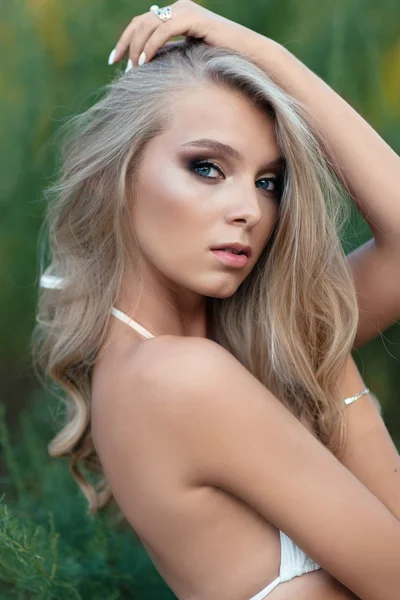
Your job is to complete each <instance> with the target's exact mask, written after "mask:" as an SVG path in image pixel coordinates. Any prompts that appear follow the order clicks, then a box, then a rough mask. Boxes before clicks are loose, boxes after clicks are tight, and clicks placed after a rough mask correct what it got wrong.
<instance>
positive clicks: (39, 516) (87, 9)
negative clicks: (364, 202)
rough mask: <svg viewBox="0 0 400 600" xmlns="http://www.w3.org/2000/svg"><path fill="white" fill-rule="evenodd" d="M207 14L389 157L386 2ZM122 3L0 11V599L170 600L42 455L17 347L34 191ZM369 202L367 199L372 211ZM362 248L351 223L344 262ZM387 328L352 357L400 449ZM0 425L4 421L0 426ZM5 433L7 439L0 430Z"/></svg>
mask: <svg viewBox="0 0 400 600" xmlns="http://www.w3.org/2000/svg"><path fill="white" fill-rule="evenodd" d="M203 4H204V5H206V6H207V8H210V9H211V10H213V11H215V12H217V13H220V14H222V15H224V16H225V17H227V18H230V19H232V20H234V21H238V22H240V23H242V24H243V25H246V26H248V27H250V28H252V29H254V30H256V31H258V32H260V33H262V34H264V35H267V36H269V37H272V38H274V39H276V40H277V41H279V42H281V43H283V44H285V45H286V46H287V47H288V48H289V49H290V50H291V51H292V52H293V53H294V54H295V55H296V56H298V57H299V58H300V59H301V60H303V61H304V62H305V63H306V64H307V65H308V66H309V67H310V68H312V69H313V70H314V71H315V72H316V73H318V74H319V75H320V76H322V77H323V78H324V79H325V80H326V81H327V82H328V83H329V84H330V85H332V86H333V87H334V89H335V90H336V91H338V92H339V93H340V94H341V95H343V96H344V97H345V98H346V100H348V101H349V102H350V103H351V104H352V105H353V106H354V107H355V108H356V109H357V110H358V111H359V112H360V113H361V114H362V115H363V116H364V117H365V118H366V119H367V120H368V121H369V122H370V123H371V124H372V125H373V126H374V127H375V129H376V130H377V131H378V132H379V133H380V134H381V135H382V136H383V138H384V139H385V140H386V141H387V142H388V143H389V144H390V145H391V146H392V147H393V148H394V149H395V150H396V151H397V152H399V149H400V119H399V117H400V30H399V27H398V25H399V22H400V3H399V2H398V0H381V1H380V2H376V0H324V2H321V1H320V0H302V2H299V1H298V0H249V1H247V2H243V0H214V1H211V0H209V1H208V2H203ZM149 6H150V3H149V2H143V1H135V0H131V1H129V2H128V1H127V0H108V2H106V1H105V0H85V1H83V0H68V1H66V0H19V1H18V2H7V3H6V2H2V3H1V5H0V11H1V12H0V44H1V52H0V142H1V155H0V277H1V280H0V284H1V294H0V315H1V319H0V375H1V379H0V381H1V383H0V394H1V395H0V400H1V403H2V404H1V407H2V413H1V415H2V417H1V420H0V448H1V452H2V454H1V456H0V475H1V479H0V485H1V489H2V490H3V492H4V494H3V498H2V502H1V503H0V511H1V515H0V598H1V599H3V598H4V599H8V598H18V599H28V598H35V599H36V598H38V599H39V598H43V599H47V598H84V599H85V600H86V599H92V598H93V599H94V598H96V599H98V598H101V599H109V600H114V599H115V600H116V599H118V598H139V599H141V600H142V599H143V600H144V599H151V598H165V599H168V598H172V597H174V596H173V595H172V594H171V592H170V591H169V590H168V588H167V587H166V585H165V584H164V583H163V582H162V580H161V579H160V577H159V576H158V574H157V573H156V571H155V569H154V568H153V567H152V565H151V563H150V560H149V558H148V557H147V554H146V553H145V551H144V550H143V548H142V547H141V545H140V543H139V542H138V540H137V538H136V537H135V535H134V533H133V532H131V531H130V529H129V528H127V527H126V526H125V525H124V524H123V523H122V524H119V525H118V524H116V523H115V522H114V520H113V519H114V517H113V514H112V512H111V513H107V514H106V515H101V516H99V517H96V518H95V519H93V518H90V517H88V516H87V515H86V514H85V501H84V499H83V498H82V496H81V494H80V492H78V490H77V489H76V487H75V485H74V484H73V483H72V480H71V477H70V475H69V472H68V468H67V465H66V463H65V462H63V460H58V461H51V460H50V459H49V458H48V456H47V451H46V445H47V443H48V441H49V440H50V439H51V437H52V435H53V432H54V431H55V428H56V424H55V421H56V419H55V417H54V411H55V410H56V408H55V406H54V399H50V398H49V397H47V396H46V394H44V393H43V392H42V391H41V390H40V388H39V387H38V383H37V382H36V381H35V379H34V377H33V375H32V370H31V366H30V357H29V340H30V335H31V331H32V328H33V325H34V310H35V302H36V290H37V285H38V278H37V267H38V248H37V235H38V229H39V227H40V224H41V222H42V219H43V214H44V204H43V200H42V191H43V188H44V187H45V186H46V185H47V184H48V182H49V180H50V179H51V178H52V177H53V175H54V172H55V169H56V154H57V147H56V145H55V144H54V142H53V136H54V134H55V132H56V131H57V129H58V127H59V126H60V124H61V122H62V120H63V119H64V118H65V117H67V116H69V115H72V114H75V113H76V112H78V111H79V112H80V111H82V110H84V109H85V108H86V107H87V106H89V105H90V104H91V103H93V102H94V100H95V98H96V94H97V93H98V90H99V88H100V87H101V86H103V85H104V84H105V83H107V82H108V81H109V80H110V78H111V77H112V76H113V69H115V68H116V67H108V65H107V57H108V54H109V52H110V51H111V49H112V48H113V46H114V45H115V41H116V39H117V38H118V36H119V34H120V33H121V31H122V30H123V28H124V27H125V26H126V24H127V22H128V21H129V19H130V18H132V17H133V16H134V15H137V14H141V13H143V12H145V11H147V10H148V9H149ZM377 202H379V198H377ZM369 237H370V232H369V229H368V227H367V226H366V224H365V222H364V221H363V220H362V218H361V217H360V216H359V215H358V214H357V213H356V211H353V215H352V218H351V222H350V223H349V226H348V229H347V232H346V234H345V236H344V238H343V244H344V247H345V249H346V251H350V250H351V249H353V248H355V247H357V246H358V245H360V244H361V243H363V242H364V241H366V240H367V239H368V238H369ZM399 331H400V330H399V327H398V325H396V326H393V327H391V328H390V329H389V330H388V331H386V332H384V334H383V335H381V336H378V338H377V339H376V340H374V341H373V342H371V343H370V344H368V345H367V346H366V347H364V348H362V349H361V350H360V351H359V352H358V353H356V356H355V358H356V361H357V364H358V366H359V368H360V370H361V372H362V374H363V376H364V379H365V381H366V384H367V385H368V386H369V387H370V388H371V389H372V390H373V391H374V393H375V394H376V395H377V397H378V398H379V400H380V402H381V404H382V406H383V415H384V419H385V422H386V425H387V427H388V429H389V431H390V433H391V435H392V437H393V439H394V440H395V442H396V444H397V445H398V447H399V444H400V394H399V387H400V367H399V355H400V352H399V348H400V333H399ZM4 413H5V416H4ZM6 421H7V426H6Z"/></svg>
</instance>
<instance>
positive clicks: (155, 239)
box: [131, 167, 206, 260]
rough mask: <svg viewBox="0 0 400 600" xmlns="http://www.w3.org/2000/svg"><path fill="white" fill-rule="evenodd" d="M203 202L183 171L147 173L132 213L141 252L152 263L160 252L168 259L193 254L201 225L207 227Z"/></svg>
mask: <svg viewBox="0 0 400 600" xmlns="http://www.w3.org/2000/svg"><path fill="white" fill-rule="evenodd" d="M200 203H201V199H200V198H199V191H198V188H197V187H196V186H195V185H193V183H192V182H191V181H190V174H188V173H186V172H185V171H184V170H183V169H177V168H176V167H175V168H169V169H168V168H166V169H164V170H163V171H160V170H158V172H157V170H156V169H153V170H152V172H146V173H145V174H144V175H143V176H142V177H141V179H140V180H139V185H138V194H137V196H136V198H134V200H133V202H132V211H131V218H132V227H133V229H134V231H135V235H136V238H137V240H138V242H139V245H140V247H141V249H142V251H143V252H145V253H146V254H148V255H149V257H151V258H152V259H153V260H154V259H155V258H156V256H155V255H157V256H159V255H160V249H161V250H164V253H163V255H165V256H166V257H167V258H171V257H174V256H176V255H179V256H180V257H181V258H182V251H183V250H185V251H189V252H190V248H191V247H193V246H194V241H195V237H196V235H200V234H201V231H202V223H203V224H205V225H206V223H205V218H206V215H205V214H204V207H203V211H202V210H201V204H200ZM203 203H204V197H203ZM203 242H204V240H203ZM166 248H167V249H168V252H167V253H165V249H166Z"/></svg>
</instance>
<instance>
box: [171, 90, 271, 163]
mask: <svg viewBox="0 0 400 600" xmlns="http://www.w3.org/2000/svg"><path fill="white" fill-rule="evenodd" d="M170 111H171V117H170V119H168V129H167V130H166V131H165V132H164V133H163V134H162V136H161V137H163V138H164V141H165V142H170V143H171V142H172V143H176V144H184V143H186V142H188V141H190V140H192V139H197V138H216V139H218V140H219V141H221V142H223V143H225V144H229V145H231V146H233V147H234V148H236V149H237V150H238V151H239V152H241V153H243V154H245V155H249V152H253V153H255V155H257V156H258V157H261V159H265V158H270V157H271V156H272V155H273V157H277V156H279V155H280V151H279V148H278V145H277V141H276V136H275V123H274V119H273V117H272V116H271V115H269V114H268V113H267V112H266V111H263V110H262V109H261V108H259V107H258V106H256V105H255V104H254V103H253V102H251V100H250V99H249V98H247V97H246V96H245V95H244V94H243V93H241V92H239V91H235V90H231V89H226V88H223V87H220V86H216V85H212V84H209V83H205V84H201V85H199V86H196V87H192V88H190V89H188V90H184V91H180V92H177V93H175V94H174V96H173V98H172V99H171V103H170Z"/></svg>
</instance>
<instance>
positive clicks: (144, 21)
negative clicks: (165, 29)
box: [129, 13, 162, 65]
mask: <svg viewBox="0 0 400 600" xmlns="http://www.w3.org/2000/svg"><path fill="white" fill-rule="evenodd" d="M161 25H162V21H161V19H159V18H158V17H157V15H155V14H154V13H148V14H146V15H142V18H141V20H140V21H138V22H137V24H136V26H135V28H134V30H133V31H132V33H131V35H132V38H131V41H130V44H129V59H130V61H131V64H133V65H137V64H138V58H139V55H140V53H141V52H142V49H143V48H144V46H145V45H146V43H147V41H148V39H149V38H150V37H151V36H152V35H153V33H154V32H155V31H156V30H157V29H158V28H159V27H160V26H161Z"/></svg>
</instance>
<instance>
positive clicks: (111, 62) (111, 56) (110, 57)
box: [108, 48, 117, 65]
mask: <svg viewBox="0 0 400 600" xmlns="http://www.w3.org/2000/svg"><path fill="white" fill-rule="evenodd" d="M116 53H117V51H116V50H115V48H114V50H112V51H111V54H110V56H109V57H108V64H109V65H112V64H113V63H114V58H115V55H116Z"/></svg>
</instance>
